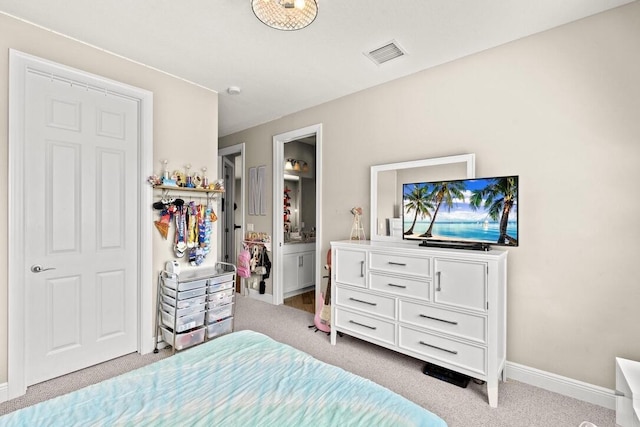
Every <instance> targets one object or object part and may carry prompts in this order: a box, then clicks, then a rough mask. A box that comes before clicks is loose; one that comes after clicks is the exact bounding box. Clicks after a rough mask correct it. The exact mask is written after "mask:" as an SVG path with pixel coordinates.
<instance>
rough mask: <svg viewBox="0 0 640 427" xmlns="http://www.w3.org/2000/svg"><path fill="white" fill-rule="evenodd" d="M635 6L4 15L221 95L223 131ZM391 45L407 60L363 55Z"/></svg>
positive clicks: (84, 8)
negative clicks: (268, 14)
mask: <svg viewBox="0 0 640 427" xmlns="http://www.w3.org/2000/svg"><path fill="white" fill-rule="evenodd" d="M631 2H632V0H394V1H382V0H319V6H318V9H319V13H318V17H317V19H316V20H315V22H314V23H312V24H311V25H310V26H309V27H307V28H305V29H303V30H299V31H293V32H284V31H278V30H274V29H271V28H269V27H267V26H265V25H264V24H262V23H261V22H260V21H258V19H257V18H256V17H255V16H254V15H253V12H252V11H251V2H250V0H244V1H243V0H183V1H175V0H0V11H3V12H5V13H7V14H9V15H12V16H15V17H18V18H22V19H24V20H26V21H29V22H32V23H34V24H37V25H40V26H42V27H45V28H47V29H51V30H53V31H56V32H59V33H62V34H65V35H68V36H70V37H72V38H75V39H77V40H80V41H83V42H86V43H88V44H90V45H93V46H96V47H99V48H101V49H104V50H107V51H110V52H113V53H115V54H118V55H121V56H123V57H126V58H129V59H132V60H134V61H137V62H140V63H143V64H146V65H148V66H151V67H153V68H156V69H159V70H162V71H164V72H167V73H169V74H172V75H174V76H177V77H181V78H183V79H186V80H188V81H191V82H194V83H196V84H198V85H201V86H203V87H205V88H209V89H211V90H214V91H216V92H218V93H219V94H220V96H219V134H220V136H224V135H228V134H230V133H234V132H237V131H240V130H243V129H246V128H249V127H252V126H255V125H258V124H260V123H264V122H268V121H271V120H273V119H276V118H278V117H282V116H284V115H287V114H290V113H293V112H296V111H299V110H302V109H305V108H308V107H312V106H314V105H318V104H321V103H323V102H326V101H330V100H332V99H335V98H339V97H341V96H344V95H347V94H350V93H353V92H357V91H360V90H363V89H366V88H368V87H372V86H375V85H378V84H381V83H384V82H387V81H390V80H394V79H397V78H399V77H402V76H406V75H409V74H412V73H415V72H418V71H420V70H424V69H426V68H429V67H433V66H436V65H439V64H442V63H445V62H448V61H452V60H455V59H457V58H460V57H463V56H466V55H470V54H473V53H475V52H479V51H482V50H485V49H489V48H491V47H495V46H498V45H501V44H504V43H508V42H510V41H512V40H516V39H519V38H522V37H525V36H528V35H531V34H534V33H537V32H540V31H545V30H547V29H550V28H553V27H556V26H559V25H562V24H565V23H568V22H571V21H575V20H577V19H581V18H584V17H586V16H589V15H593V14H595V13H598V12H602V11H605V10H607V9H611V8H613V7H617V6H620V5H623V4H626V3H631ZM391 40H395V41H396V42H397V43H398V44H399V45H401V46H402V47H403V48H404V49H405V50H406V51H407V53H408V54H407V55H406V56H403V57H401V58H399V59H396V60H393V61H390V62H388V63H386V64H383V65H376V64H374V63H373V62H372V61H371V60H370V59H368V58H367V57H366V56H365V55H363V52H368V51H370V50H372V49H375V48H377V47H379V46H381V45H383V44H386V43H387V42H389V41H391ZM229 86H239V87H240V88H241V89H242V93H241V94H240V95H236V96H232V95H229V94H227V92H226V90H227V88H228V87H229Z"/></svg>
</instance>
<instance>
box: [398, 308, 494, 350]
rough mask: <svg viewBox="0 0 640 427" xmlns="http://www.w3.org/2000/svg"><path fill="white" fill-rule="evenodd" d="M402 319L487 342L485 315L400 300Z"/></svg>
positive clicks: (435, 329)
mask: <svg viewBox="0 0 640 427" xmlns="http://www.w3.org/2000/svg"><path fill="white" fill-rule="evenodd" d="M399 310H400V321H401V322H405V323H411V324H413V325H416V326H421V327H423V328H428V329H431V330H434V331H439V332H445V333H447V334H451V335H455V336H458V337H461V338H466V339H470V340H473V341H477V342H479V343H482V344H485V343H486V342H487V319H486V317H483V316H474V315H472V314H466V313H459V312H456V311H450V310H444V309H441V308H436V307H431V306H428V305H422V304H416V303H413V302H409V301H402V300H401V301H400V308H399Z"/></svg>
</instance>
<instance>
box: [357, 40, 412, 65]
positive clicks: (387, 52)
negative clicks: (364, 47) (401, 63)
mask: <svg viewBox="0 0 640 427" xmlns="http://www.w3.org/2000/svg"><path fill="white" fill-rule="evenodd" d="M406 54H407V52H406V51H405V50H404V49H403V48H402V47H400V45H399V44H398V42H396V41H395V40H391V41H390V42H389V43H387V44H385V45H384V46H381V47H379V48H376V49H373V50H372V51H370V52H366V53H365V56H367V57H368V58H369V59H371V60H372V61H373V62H375V63H376V64H378V65H381V64H384V63H385V62H389V61H391V60H392V59H396V58H399V57H401V56H404V55H406Z"/></svg>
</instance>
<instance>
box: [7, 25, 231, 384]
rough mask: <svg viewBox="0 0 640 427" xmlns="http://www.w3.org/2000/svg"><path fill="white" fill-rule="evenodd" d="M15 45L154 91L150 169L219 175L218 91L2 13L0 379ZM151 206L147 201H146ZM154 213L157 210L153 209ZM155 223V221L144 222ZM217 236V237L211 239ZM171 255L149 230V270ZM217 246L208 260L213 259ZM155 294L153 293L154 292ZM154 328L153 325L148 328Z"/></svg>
mask: <svg viewBox="0 0 640 427" xmlns="http://www.w3.org/2000/svg"><path fill="white" fill-rule="evenodd" d="M10 48H12V49H16V50H19V51H22V52H25V53H28V54H31V55H35V56H39V57H41V58H45V59H48V60H51V61H55V62H58V63H61V64H64V65H67V66H70V67H74V68H78V69H81V70H84V71H87V72H90V73H93V74H98V75H101V76H104V77H107V78H109V79H113V80H117V81H120V82H124V83H127V84H129V85H132V86H136V87H139V88H142V89H146V90H149V91H151V92H153V96H154V98H153V109H154V114H153V122H154V125H153V136H154V138H153V139H154V150H153V157H154V159H153V162H154V163H153V171H145V173H146V174H147V175H151V174H152V173H154V172H155V173H158V172H159V171H160V168H161V165H160V159H169V160H170V163H169V167H170V168H172V170H173V169H179V168H182V167H183V165H184V164H186V163H189V162H190V163H192V164H193V167H194V169H200V168H201V167H203V166H207V167H208V175H209V177H210V178H213V177H215V176H217V148H218V147H217V139H218V95H217V94H216V93H215V92H211V91H208V90H205V89H202V88H200V87H197V86H195V85H192V84H189V83H187V82H185V81H182V80H179V79H176V78H173V77H171V76H168V75H166V74H163V73H160V72H157V71H154V70H152V69H150V68H148V67H145V66H142V65H139V64H134V63H132V62H129V61H126V60H123V59H121V58H118V57H116V56H113V55H110V54H107V53H105V52H103V51H100V50H98V49H93V48H91V47H88V46H86V45H84V44H81V43H78V42H75V41H72V40H69V39H67V38H64V37H61V36H58V35H55V34H53V33H51V32H48V31H45V30H42V29H39V28H37V27H34V26H31V25H28V24H25V23H24V22H21V21H18V20H15V19H13V18H10V17H8V16H6V15H2V14H0V146H2V147H3V149H2V150H0V171H2V176H1V180H2V182H4V184H3V185H0V203H1V204H2V205H3V206H5V209H2V210H0V242H2V244H0V272H2V273H0V313H2V314H0V383H3V382H5V381H6V379H7V374H6V370H7V274H6V271H7V251H8V250H11V242H7V214H8V210H7V209H6V206H7V184H6V183H7V178H8V177H7V161H8V159H7V146H8V142H7V115H8V112H7V108H8V84H9V76H8V70H9V49H10ZM150 209H151V207H150ZM154 215H155V214H154ZM148 226H149V227H152V228H154V226H153V224H148ZM214 241H215V240H214ZM171 257H172V253H171V251H170V245H169V244H168V243H167V242H166V241H164V240H162V238H161V237H160V235H159V233H157V232H156V231H155V228H154V231H153V271H154V277H149V278H147V280H150V281H152V283H153V288H154V289H155V274H157V273H155V272H157V271H158V270H159V269H160V268H161V267H162V265H163V264H164V261H166V260H167V259H169V258H171ZM216 257H217V253H216V252H215V247H214V249H213V252H212V253H211V254H210V255H209V256H208V259H207V263H211V262H214V261H215V260H216ZM154 295H155V294H154ZM148 333H150V334H151V333H152V331H148Z"/></svg>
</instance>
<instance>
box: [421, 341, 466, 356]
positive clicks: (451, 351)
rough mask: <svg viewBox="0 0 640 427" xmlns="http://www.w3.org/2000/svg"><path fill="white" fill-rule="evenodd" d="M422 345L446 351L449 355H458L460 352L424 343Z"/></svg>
mask: <svg viewBox="0 0 640 427" xmlns="http://www.w3.org/2000/svg"><path fill="white" fill-rule="evenodd" d="M420 344H422V345H426V346H427V347H431V348H435V349H436V350H441V351H446V352H447V353H451V354H458V352H457V351H455V350H447V349H446V348H442V347H438V346H436V345H432V344H427V343H426V342H424V341H420Z"/></svg>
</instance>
